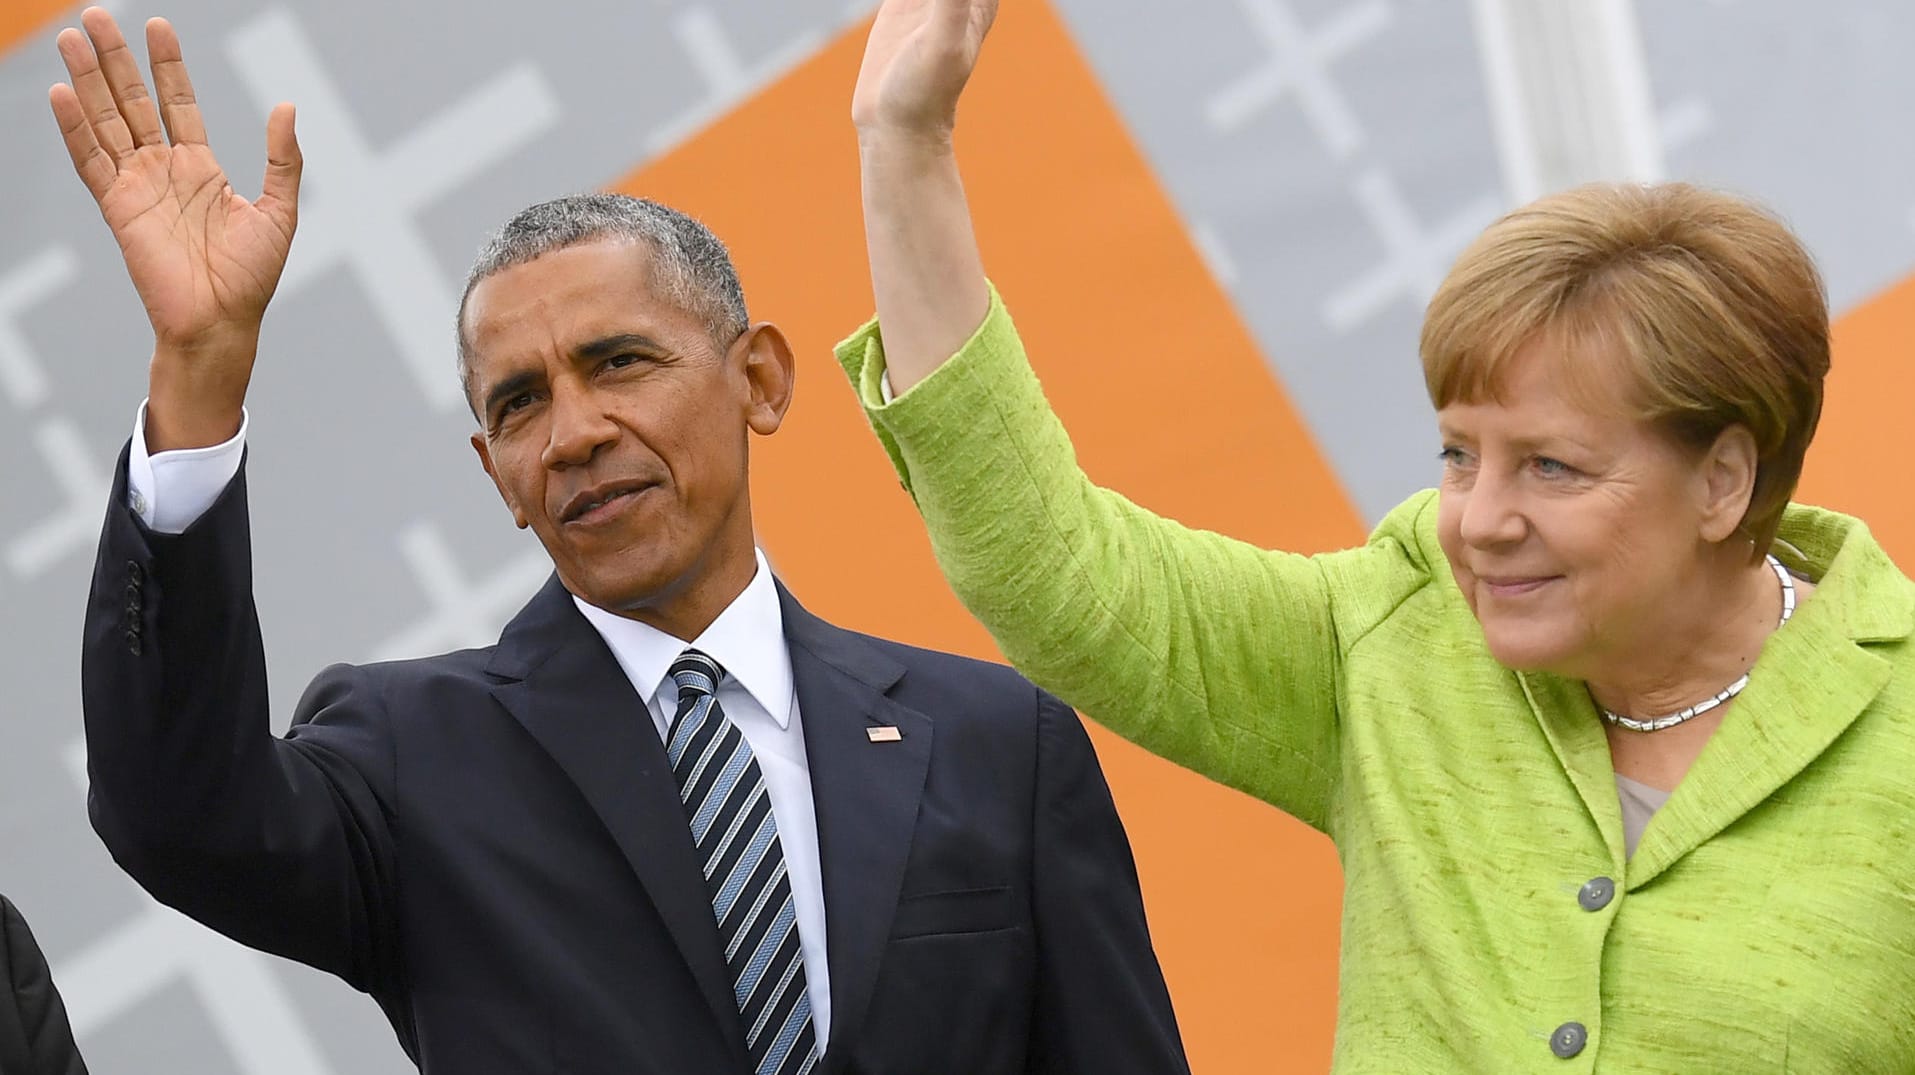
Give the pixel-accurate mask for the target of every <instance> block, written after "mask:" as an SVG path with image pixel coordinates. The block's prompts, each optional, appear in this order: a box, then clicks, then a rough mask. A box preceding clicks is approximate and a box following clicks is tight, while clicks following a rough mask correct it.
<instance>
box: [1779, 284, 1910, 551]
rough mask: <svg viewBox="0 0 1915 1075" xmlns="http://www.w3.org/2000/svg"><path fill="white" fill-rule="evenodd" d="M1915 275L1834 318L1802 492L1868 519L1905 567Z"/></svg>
mask: <svg viewBox="0 0 1915 1075" xmlns="http://www.w3.org/2000/svg"><path fill="white" fill-rule="evenodd" d="M1912 340H1915V277H1910V278H1909V279H1906V280H1904V281H1902V282H1901V283H1900V284H1898V285H1896V286H1894V287H1891V288H1889V289H1888V290H1887V291H1885V292H1883V293H1881V294H1880V295H1877V296H1876V297H1875V298H1873V299H1870V300H1869V301H1868V302H1865V303H1863V304H1862V305H1860V306H1858V307H1856V308H1855V309H1854V310H1851V311H1849V312H1848V313H1847V314H1845V315H1843V316H1842V318H1841V319H1840V320H1838V321H1837V322H1836V324H1835V355H1834V360H1833V365H1832V367H1831V369H1830V371H1829V379H1828V394H1827V396H1826V397H1825V398H1824V401H1823V406H1822V424H1821V427H1820V429H1819V430H1818V431H1817V432H1816V435H1815V444H1814V446H1813V447H1812V448H1810V449H1809V457H1808V461H1807V463H1806V464H1805V465H1804V466H1803V468H1802V485H1801V489H1800V492H1799V494H1798V499H1800V500H1803V501H1805V502H1807V503H1810V504H1820V505H1822V506H1824V507H1829V508H1834V509H1836V510H1837V511H1846V512H1849V513H1851V514H1855V515H1859V516H1861V517H1862V518H1864V519H1866V520H1867V521H1868V524H1869V528H1870V529H1871V530H1873V531H1874V532H1875V536H1876V537H1877V538H1878V539H1880V540H1881V542H1882V545H1883V547H1884V548H1886V549H1887V550H1888V552H1889V554H1890V555H1891V556H1894V557H1895V560H1896V562H1897V563H1898V564H1900V565H1901V567H1902V570H1903V571H1907V570H1909V568H1910V567H1911V566H1915V478H1911V474H1910V466H1909V460H1910V459H1911V458H1915V353H1911V348H1910V341H1912Z"/></svg>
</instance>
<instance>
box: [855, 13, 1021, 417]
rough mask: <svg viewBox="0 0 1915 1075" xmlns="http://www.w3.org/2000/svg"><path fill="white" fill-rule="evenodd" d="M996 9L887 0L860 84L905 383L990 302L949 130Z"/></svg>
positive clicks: (889, 354)
mask: <svg viewBox="0 0 1915 1075" xmlns="http://www.w3.org/2000/svg"><path fill="white" fill-rule="evenodd" d="M996 16H997V0H885V2H884V4H883V6H881V7H880V8H879V9H878V17H877V21H876V22H875V23H874V24H873V25H872V27H871V36H870V38H869V40H868V41H867V43H866V45H865V52H864V65H863V66H862V67H861V68H860V69H859V71H858V86H857V89H856V90H855V91H854V92H853V94H852V99H851V116H852V120H853V121H854V122H855V123H856V124H857V127H858V146H859V155H860V157H861V160H862V164H863V173H862V174H863V183H864V216H865V243H866V248H867V251H868V253H869V255H870V259H871V287H872V293H873V295H874V296H875V297H876V299H877V304H878V320H879V322H880V323H882V324H883V325H884V342H885V357H886V366H887V368H888V370H889V374H890V377H891V385H892V387H893V388H894V389H896V390H897V391H899V392H902V391H904V390H905V389H907V388H910V387H911V386H912V385H914V384H916V383H917V382H918V381H920V380H923V379H924V377H925V375H926V374H929V373H930V372H931V371H932V370H934V369H936V368H937V366H938V364H939V363H940V362H943V361H944V360H945V359H946V358H948V357H950V356H951V355H952V354H953V353H955V352H956V351H957V349H958V348H959V347H961V346H963V344H964V341H965V340H967V339H969V338H970V336H971V333H972V332H974V331H976V329H977V326H978V323H979V322H981V321H982V320H983V319H984V314H985V311H986V310H987V309H988V308H989V305H990V290H989V287H988V285H987V284H986V283H985V278H984V264H983V260H982V259H981V258H980V257H979V256H978V252H977V240H976V239H975V238H974V237H973V235H972V232H971V211H970V207H969V206H968V205H967V204H966V203H965V200H964V184H963V182H962V181H961V180H960V179H959V177H958V166H957V156H956V154H955V152H954V151H953V149H952V145H951V135H952V129H953V127H954V126H955V124H956V121H957V105H958V98H959V96H960V95H961V94H962V93H963V92H964V85H965V83H966V82H968V81H969V80H970V77H971V70H972V68H973V67H975V66H976V64H977V58H978V53H979V51H980V50H981V49H982V48H983V45H984V35H985V34H986V33H988V32H989V30H990V28H991V23H992V21H993V20H994V19H995V18H996Z"/></svg>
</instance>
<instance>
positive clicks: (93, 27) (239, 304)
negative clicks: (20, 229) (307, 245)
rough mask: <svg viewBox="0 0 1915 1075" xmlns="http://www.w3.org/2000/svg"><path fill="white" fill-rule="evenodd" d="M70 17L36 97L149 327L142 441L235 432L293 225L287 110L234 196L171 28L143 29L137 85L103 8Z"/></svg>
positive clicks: (270, 127) (295, 208) (278, 112)
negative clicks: (47, 83)
mask: <svg viewBox="0 0 1915 1075" xmlns="http://www.w3.org/2000/svg"><path fill="white" fill-rule="evenodd" d="M81 23H82V25H84V26H85V28H86V30H85V32H84V33H82V32H80V31H79V30H75V29H68V30H65V31H63V32H62V33H61V34H60V36H59V49H60V57H61V59H62V60H64V61H65V63H66V69H67V75H68V77H69V79H70V84H69V83H59V84H56V85H55V86H54V87H53V88H52V89H51V90H50V91H49V92H48V95H47V96H48V100H49V102H50V103H51V104H52V106H53V116H54V119H55V120H56V121H58V123H59V125H60V134H61V136H62V137H63V138H64V139H65V141H66V147H67V152H68V154H69V155H70V156H71V157H72V158H73V168H74V170H75V171H76V172H78V173H79V176H80V180H81V182H83V183H85V184H86V188H87V190H88V191H89V192H90V193H91V194H92V195H93V199H94V201H96V202H97V203H99V207H100V215H101V216H102V217H103V218H105V220H106V223H107V227H108V228H110V229H111V230H112V232H113V238H114V239H115V240H116V241H117V242H118V243H119V245H120V252H121V255H122V256H123V257H124V258H125V260H126V270H127V274H128V275H129V276H131V277H132V279H133V286H134V288H135V290H137V291H138V292H139V295H140V300H141V302H142V303H144V304H145V306H146V313H147V317H148V319H149V320H150V321H151V322H152V325H153V335H154V356H153V365H152V369H151V373H150V376H151V386H150V387H151V400H150V403H149V407H148V412H147V423H148V426H147V442H148V446H149V448H151V449H152V450H162V449H164V448H169V447H194V446H198V445H199V444H212V443H218V442H219V441H221V440H224V439H226V438H227V437H230V436H231V435H232V433H233V432H234V431H235V430H236V429H237V427H238V423H239V413H240V406H241V405H242V404H243V402H244V400H245V394H246V385H247V382H248V380H249V379H250V377H251V374H252V361H253V356H254V353H255V351H256V349H257V344H258V339H259V325H260V321H261V319H262V318H263V317H264V316H265V312H266V304H267V302H268V301H269V300H271V298H272V296H273V290H274V289H275V288H276V287H277V286H278V285H279V277H280V274H281V272H283V271H284V269H285V267H286V256H287V253H288V252H289V251H290V249H291V247H292V239H293V230H294V228H295V226H296V224H297V222H298V217H299V175H300V168H301V164H302V161H301V158H300V153H299V143H298V141H297V140H296V138H295V137H294V134H293V109H292V106H291V105H283V104H282V105H280V106H279V107H277V108H275V109H274V110H273V113H272V116H271V118H270V119H269V120H268V121H267V125H266V160H267V164H266V178H265V185H264V191H263V192H262V193H261V195H260V197H259V198H258V200H256V201H247V200H246V199H245V198H242V197H240V196H239V195H238V194H237V193H235V192H234V190H233V187H232V184H231V183H229V182H228V181H227V178H226V173H225V172H224V171H223V170H222V169H221V168H220V166H219V162H218V161H217V160H216V159H214V157H213V152H212V150H211V149H209V148H208V147H207V145H206V128H205V125H204V123H203V122H202V121H201V118H200V111H199V104H198V102H197V100H196V99H195V98H194V96H193V85H192V82H191V81H190V80H189V79H188V77H187V73H186V64H185V62H184V61H183V60H182V59H181V55H180V44H179V37H178V36H177V35H176V34H175V33H174V32H173V28H172V26H171V25H169V24H168V23H167V22H166V21H165V20H163V19H154V20H152V21H151V22H148V23H147V25H146V42H147V53H148V56H149V57H150V59H151V61H152V67H153V90H152V92H150V93H149V92H148V89H147V85H146V82H145V79H144V78H143V77H142V76H141V73H140V69H139V65H138V64H137V63H136V62H135V60H134V58H133V54H132V50H130V49H129V48H128V47H127V44H126V38H125V37H124V35H122V34H121V32H120V28H119V26H118V25H117V24H116V23H115V22H114V20H113V17H112V16H111V15H109V14H107V13H106V12H105V11H103V10H101V9H99V8H88V9H87V10H86V11H85V12H84V13H83V14H82V15H81ZM156 98H157V104H156V103H155V101H156Z"/></svg>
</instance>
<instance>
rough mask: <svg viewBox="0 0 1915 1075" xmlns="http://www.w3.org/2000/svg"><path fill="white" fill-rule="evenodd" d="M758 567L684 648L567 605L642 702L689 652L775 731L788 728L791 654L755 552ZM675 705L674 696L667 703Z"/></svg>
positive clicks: (582, 606) (630, 623)
mask: <svg viewBox="0 0 1915 1075" xmlns="http://www.w3.org/2000/svg"><path fill="white" fill-rule="evenodd" d="M754 553H755V556H756V558H757V561H758V568H757V571H756V572H755V573H754V574H753V575H752V577H751V582H749V583H747V584H746V586H745V589H744V591H743V592H742V593H740V594H739V595H738V596H737V597H735V598H733V599H732V602H731V604H729V605H727V606H725V610H724V611H723V612H720V613H719V614H718V618H717V619H715V620H713V621H712V622H711V626H709V627H707V628H705V630H704V633H702V634H700V635H699V636H698V637H697V638H696V639H694V640H693V641H691V642H684V641H682V640H680V639H677V638H673V637H672V636H671V635H668V634H666V633H665V632H663V631H661V630H659V629H658V628H656V627H653V626H652V625H650V624H648V623H640V622H639V621H637V620H633V619H627V618H626V617H624V616H620V615H617V614H615V613H611V612H607V611H605V610H604V609H602V608H599V607H597V606H596V605H591V604H588V603H586V602H585V601H583V600H581V599H580V598H579V596H578V595H577V594H574V595H572V603H573V604H576V605H577V606H578V610H579V612H580V613H582V614H583V615H584V616H585V619H586V622H588V623H590V624H591V625H592V627H593V629H595V630H596V631H598V633H599V637H601V638H603V639H604V640H605V644H606V645H607V646H609V647H610V648H611V650H612V656H613V657H615V658H617V659H618V665H619V667H620V668H622V669H624V671H625V677H626V678H627V679H629V680H631V681H632V687H633V689H634V690H637V691H638V693H639V695H640V696H641V697H643V698H646V699H647V700H649V699H652V698H655V697H657V696H658V693H659V690H660V688H662V687H663V686H664V685H665V682H666V673H667V672H669V671H670V670H671V666H672V662H673V661H675V660H677V659H678V655H679V654H681V653H683V652H684V651H685V648H686V647H687V646H692V647H695V648H696V649H698V650H699V651H700V652H702V653H704V654H705V655H706V656H708V657H710V658H711V659H712V660H714V661H717V662H718V664H719V666H720V667H722V668H724V670H725V672H726V673H727V674H728V675H729V676H730V677H731V678H732V679H735V680H737V681H738V685H739V686H741V687H743V688H744V689H745V690H746V691H747V692H749V693H750V694H751V696H752V698H753V699H754V700H756V701H757V703H758V704H759V705H761V706H763V707H764V710H765V712H766V713H769V714H770V715H771V719H772V720H773V721H775V722H777V724H778V727H780V728H789V727H790V726H791V651H790V650H789V649H787V648H786V647H785V619H784V613H783V611H782V610H780V608H779V607H778V588H777V586H776V585H775V584H774V583H773V581H772V576H771V565H770V564H769V563H767V562H766V561H765V553H764V550H762V549H758V550H754ZM676 699H677V692H676V691H673V692H671V693H670V694H668V696H667V698H666V701H667V703H668V706H667V708H668V709H669V707H670V703H674V702H675V701H676Z"/></svg>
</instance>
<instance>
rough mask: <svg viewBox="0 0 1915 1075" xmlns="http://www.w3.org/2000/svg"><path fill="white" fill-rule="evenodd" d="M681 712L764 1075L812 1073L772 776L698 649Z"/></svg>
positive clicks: (683, 757) (669, 747)
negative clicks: (721, 699)
mask: <svg viewBox="0 0 1915 1075" xmlns="http://www.w3.org/2000/svg"><path fill="white" fill-rule="evenodd" d="M671 676H672V681H673V682H675V683H677V684H678V713H677V715H676V716H674V717H673V718H672V734H671V737H670V740H669V741H668V742H667V744H666V750H665V753H666V754H667V756H669V757H670V758H671V763H672V775H673V776H674V777H676V778H677V780H678V797H679V799H681V800H682V801H683V802H684V804H685V814H686V816H687V817H689V818H690V819H691V826H692V843H693V844H694V845H695V846H696V847H697V848H698V857H699V860H700V863H701V865H702V866H703V868H704V871H705V886H706V888H708V889H709V890H710V891H711V905H712V914H713V915H714V916H715V917H716V918H717V920H718V937H719V940H720V941H721V942H722V943H723V944H724V946H725V962H726V963H727V964H729V965H730V967H731V980H732V993H733V995H734V996H736V997H737V998H738V1012H739V1014H740V1015H742V1016H743V1017H744V1023H745V1047H746V1049H747V1050H748V1051H749V1052H750V1053H751V1062H752V1065H753V1067H754V1069H755V1070H756V1071H757V1073H758V1075H805V1073H806V1072H809V1071H810V1070H811V1069H812V1067H813V1065H815V1064H816V1063H817V1062H818V1039H817V1034H816V1032H815V1031H814V1030H813V1029H812V1026H811V997H810V995H809V994H807V993H806V991H805V957H804V952H803V950H802V949H801V948H800V946H799V944H798V921H797V911H796V908H795V907H794V906H793V904H792V902H791V878H790V877H789V876H787V875H786V873H785V851H784V847H783V845H781V844H780V843H779V841H778V821H777V819H776V818H775V817H773V816H772V812H771V796H770V794H769V793H768V792H767V791H766V789H765V776H764V773H763V772H761V771H760V770H759V768H758V760H757V759H756V758H754V757H753V756H752V753H751V744H749V743H747V742H745V737H744V735H743V734H741V733H740V732H739V731H738V726H737V725H735V724H733V723H732V722H731V721H730V720H727V719H726V718H725V711H724V710H723V709H721V708H719V705H718V684H719V682H720V681H721V680H723V679H724V676H725V672H724V669H722V668H720V667H718V662H717V661H714V660H712V659H711V658H710V657H707V656H705V655H704V654H703V653H700V652H698V651H697V650H695V649H688V650H686V651H685V652H684V653H683V654H681V655H680V656H679V658H678V660H677V661H675V662H673V663H672V669H671Z"/></svg>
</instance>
